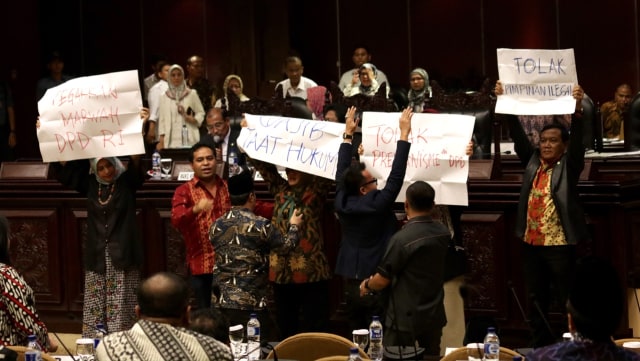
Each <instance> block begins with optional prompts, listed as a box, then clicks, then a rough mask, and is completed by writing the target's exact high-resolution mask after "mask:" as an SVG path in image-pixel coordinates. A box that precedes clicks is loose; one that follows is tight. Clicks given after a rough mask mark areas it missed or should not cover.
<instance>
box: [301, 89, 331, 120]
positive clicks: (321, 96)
mask: <svg viewBox="0 0 640 361" xmlns="http://www.w3.org/2000/svg"><path fill="white" fill-rule="evenodd" d="M326 94H327V88H325V87H323V86H322V85H319V86H314V87H311V88H307V107H308V108H309V110H311V115H312V116H313V120H324V113H323V110H324V104H325V102H326V101H327V99H326V96H327V95H326ZM329 102H331V94H329Z"/></svg>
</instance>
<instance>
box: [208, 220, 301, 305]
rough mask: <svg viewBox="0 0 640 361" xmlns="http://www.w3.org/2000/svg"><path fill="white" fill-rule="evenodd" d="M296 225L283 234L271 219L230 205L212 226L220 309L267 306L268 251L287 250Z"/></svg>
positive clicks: (292, 239)
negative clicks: (231, 207)
mask: <svg viewBox="0 0 640 361" xmlns="http://www.w3.org/2000/svg"><path fill="white" fill-rule="evenodd" d="M297 229H298V228H297V227H296V226H293V227H289V232H288V234H287V235H286V236H285V237H283V236H282V235H281V234H280V232H279V231H278V230H277V229H276V228H275V227H273V225H272V224H271V221H270V220H268V219H266V218H263V217H260V216H257V215H255V214H254V213H253V212H251V211H250V210H248V209H247V208H233V209H231V210H230V211H229V212H227V213H225V214H224V215H223V216H222V217H220V218H218V220H216V222H215V223H214V224H213V225H212V226H211V230H210V233H209V235H210V239H211V244H212V245H213V248H214V249H215V250H216V263H215V266H214V268H213V284H214V285H218V286H219V287H220V300H219V304H220V306H221V307H222V308H234V309H241V310H259V309H262V308H264V307H265V306H266V297H267V290H268V287H269V277H268V276H269V259H268V256H269V251H270V250H273V251H274V252H276V253H277V252H281V253H286V252H287V251H289V250H291V249H292V248H293V247H295V245H296V244H297V241H298V239H297Z"/></svg>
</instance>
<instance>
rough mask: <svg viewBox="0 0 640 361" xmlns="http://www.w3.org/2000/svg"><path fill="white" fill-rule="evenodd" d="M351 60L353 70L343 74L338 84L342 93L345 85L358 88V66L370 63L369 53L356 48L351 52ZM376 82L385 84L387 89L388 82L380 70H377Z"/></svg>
mask: <svg viewBox="0 0 640 361" xmlns="http://www.w3.org/2000/svg"><path fill="white" fill-rule="evenodd" d="M351 60H353V65H354V68H353V69H351V70H348V71H346V72H344V73H343V74H342V76H341V77H340V82H339V83H338V87H339V88H340V90H342V92H343V93H344V92H345V88H346V87H347V85H351V87H358V86H359V85H360V73H359V70H360V66H362V64H365V63H370V62H371V53H370V52H369V49H368V48H367V47H365V46H358V47H356V49H355V50H354V51H353V56H352V57H351ZM377 80H378V82H379V83H380V84H382V83H387V87H388V84H389V81H388V80H387V76H386V75H385V74H384V73H383V72H382V70H380V69H378V77H377Z"/></svg>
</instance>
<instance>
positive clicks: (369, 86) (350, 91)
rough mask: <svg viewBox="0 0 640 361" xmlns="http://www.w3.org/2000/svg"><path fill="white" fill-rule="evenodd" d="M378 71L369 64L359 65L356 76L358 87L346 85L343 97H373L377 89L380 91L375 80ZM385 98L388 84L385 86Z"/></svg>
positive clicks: (387, 95)
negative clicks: (358, 80)
mask: <svg viewBox="0 0 640 361" xmlns="http://www.w3.org/2000/svg"><path fill="white" fill-rule="evenodd" d="M377 72H378V70H377V69H376V66H375V65H373V64H371V63H364V64H362V65H360V68H359V69H358V74H359V76H360V85H358V86H355V87H354V86H353V84H348V85H347V86H346V87H345V88H344V96H345V97H351V96H354V95H356V94H364V95H368V96H374V95H376V93H378V89H380V84H378V81H377V80H376V76H377ZM386 97H387V98H388V97H389V84H387V93H386Z"/></svg>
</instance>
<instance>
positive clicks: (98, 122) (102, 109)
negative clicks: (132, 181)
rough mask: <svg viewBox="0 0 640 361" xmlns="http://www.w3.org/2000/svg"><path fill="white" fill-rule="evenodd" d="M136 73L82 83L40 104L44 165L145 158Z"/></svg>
mask: <svg viewBox="0 0 640 361" xmlns="http://www.w3.org/2000/svg"><path fill="white" fill-rule="evenodd" d="M141 108H142V98H141V96H140V86H139V84H138V72H137V71H136V70H130V71H123V72H117V73H109V74H103V75H95V76H88V77H83V78H76V79H72V80H69V81H67V82H66V83H64V84H61V85H59V86H57V87H55V88H51V89H49V90H47V92H46V93H45V95H44V96H43V97H42V99H40V101H38V111H39V113H40V118H39V119H40V128H39V129H38V142H39V143H40V153H41V154H42V160H43V161H44V162H57V161H67V160H73V159H84V158H95V157H107V156H122V155H131V154H142V153H144V142H143V139H142V120H141V119H140V109H141Z"/></svg>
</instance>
